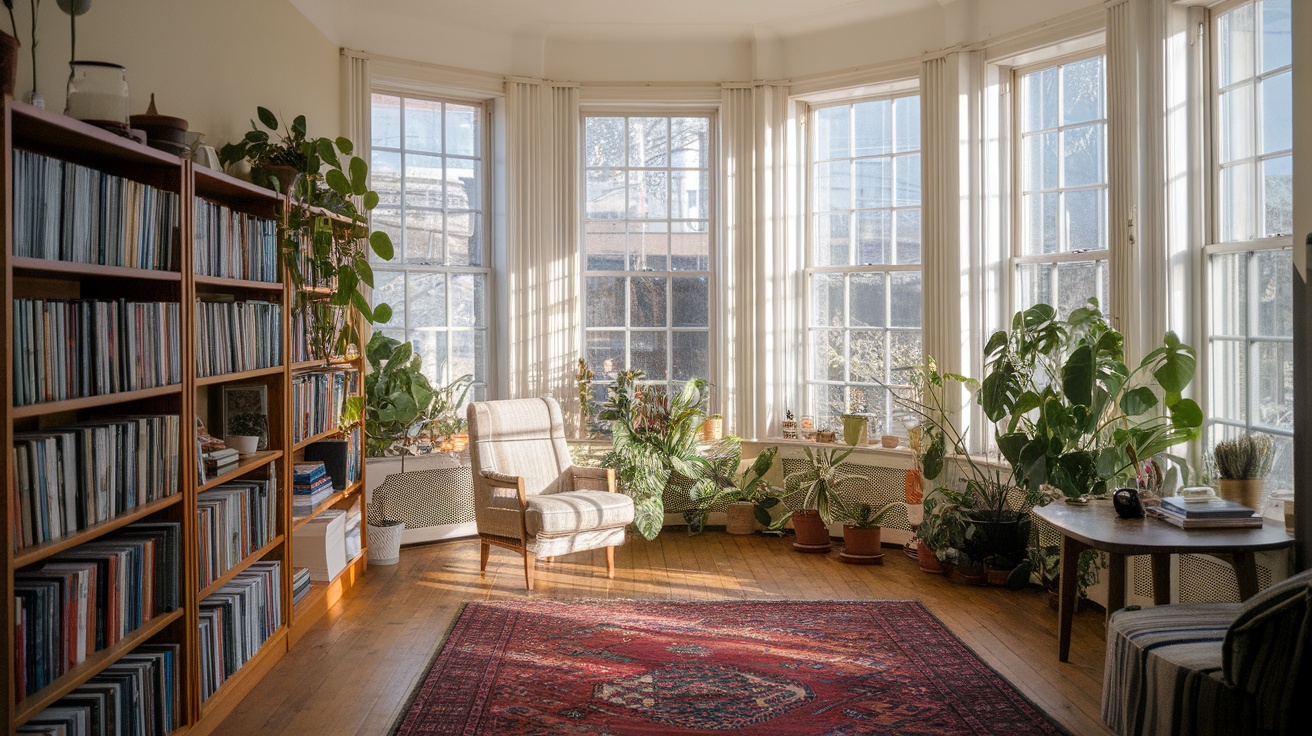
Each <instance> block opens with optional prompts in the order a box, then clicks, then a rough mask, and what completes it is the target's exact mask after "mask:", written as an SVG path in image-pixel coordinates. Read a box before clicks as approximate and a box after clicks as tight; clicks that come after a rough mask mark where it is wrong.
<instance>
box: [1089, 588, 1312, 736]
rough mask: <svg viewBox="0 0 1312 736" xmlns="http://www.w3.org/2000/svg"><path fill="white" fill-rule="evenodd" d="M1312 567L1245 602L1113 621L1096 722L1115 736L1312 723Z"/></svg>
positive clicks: (1279, 729)
mask: <svg viewBox="0 0 1312 736" xmlns="http://www.w3.org/2000/svg"><path fill="white" fill-rule="evenodd" d="M1309 701H1312V570H1308V571H1305V572H1302V573H1299V574H1298V575H1295V576H1293V577H1291V578H1289V579H1287V580H1284V581H1282V582H1280V583H1277V584H1276V585H1273V586H1271V587H1270V588H1267V589H1266V590H1264V591H1262V592H1261V593H1258V594H1257V595H1255V596H1253V597H1252V598H1250V599H1249V600H1248V601H1247V602H1245V603H1242V604H1241V603H1193V604H1181V605H1173V606H1154V607H1152V608H1144V609H1139V610H1135V609H1125V610H1122V611H1118V612H1117V613H1116V614H1114V615H1113V616H1112V618H1111V622H1110V624H1109V627H1108V632H1107V667H1106V669H1105V670H1104V672H1103V687H1102V719H1103V722H1105V723H1106V724H1107V725H1108V726H1110V727H1111V729H1112V730H1113V731H1115V732H1116V733H1117V734H1118V735H1119V736H1140V735H1143V736H1147V735H1149V734H1154V735H1160V736H1193V735H1194V734H1198V735H1200V736H1212V735H1213V734H1215V736H1239V735H1241V734H1262V735H1263V736H1265V735H1266V734H1305V733H1309V731H1308V730H1307V729H1309V728H1310V727H1312V721H1309V718H1312V702H1309Z"/></svg>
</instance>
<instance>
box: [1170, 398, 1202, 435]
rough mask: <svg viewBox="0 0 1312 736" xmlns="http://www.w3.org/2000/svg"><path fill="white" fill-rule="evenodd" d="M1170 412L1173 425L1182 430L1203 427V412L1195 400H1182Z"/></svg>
mask: <svg viewBox="0 0 1312 736" xmlns="http://www.w3.org/2000/svg"><path fill="white" fill-rule="evenodd" d="M1170 411H1171V423H1172V424H1174V425H1175V426H1176V427H1178V428H1180V429H1189V428H1193V427H1201V426H1203V410H1202V409H1201V408H1200V407H1199V406H1198V403H1197V402H1196V401H1194V400H1193V399H1180V400H1179V401H1177V402H1176V403H1175V404H1174V405H1173V406H1172V407H1171V409H1170Z"/></svg>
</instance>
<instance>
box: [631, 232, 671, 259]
mask: <svg viewBox="0 0 1312 736" xmlns="http://www.w3.org/2000/svg"><path fill="white" fill-rule="evenodd" d="M669 228H670V225H669V223H667V222H630V223H629V270H631V271H666V270H669V267H670V233H669Z"/></svg>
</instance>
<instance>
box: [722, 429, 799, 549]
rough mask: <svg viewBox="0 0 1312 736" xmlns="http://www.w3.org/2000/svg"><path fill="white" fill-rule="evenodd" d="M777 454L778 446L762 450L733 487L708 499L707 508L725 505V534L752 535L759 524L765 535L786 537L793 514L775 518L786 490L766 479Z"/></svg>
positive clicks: (723, 488) (725, 487)
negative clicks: (775, 510) (787, 526)
mask: <svg viewBox="0 0 1312 736" xmlns="http://www.w3.org/2000/svg"><path fill="white" fill-rule="evenodd" d="M735 439H736V438H735ZM778 454H779V448H778V447H768V448H766V449H765V450H762V451H761V454H759V455H757V456H756V459H755V460H753V461H752V464H751V465H749V466H747V468H745V469H744V470H743V471H742V474H741V475H740V476H739V477H738V478H737V479H735V480H733V482H732V483H731V484H724V485H722V486H721V487H720V490H719V491H718V492H716V493H715V494H714V495H713V496H712V497H710V498H709V499H706V500H705V502H704V504H703V508H705V509H709V508H711V507H713V506H717V505H720V504H724V510H725V516H726V517H727V518H726V523H725V531H727V532H728V533H729V534H751V533H753V532H755V531H756V526H757V525H758V524H759V525H760V526H761V527H763V528H764V529H765V533H766V534H770V535H775V536H781V535H782V534H783V529H784V526H785V525H786V524H787V523H788V521H789V520H790V518H791V517H792V514H791V512H785V513H783V514H781V515H780V516H779V517H777V518H776V517H775V516H774V509H777V508H778V507H779V506H780V503H781V502H782V500H783V495H784V491H783V489H782V488H779V487H777V486H772V485H770V484H769V483H768V482H767V481H766V480H765V476H766V474H767V473H769V472H770V468H771V467H773V466H774V460H775V457H776V456H777V455H778Z"/></svg>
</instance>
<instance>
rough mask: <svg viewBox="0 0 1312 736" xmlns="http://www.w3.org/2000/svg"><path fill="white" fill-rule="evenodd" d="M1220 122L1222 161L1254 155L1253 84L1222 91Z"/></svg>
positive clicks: (1218, 134) (1218, 135) (1219, 135)
mask: <svg viewBox="0 0 1312 736" xmlns="http://www.w3.org/2000/svg"><path fill="white" fill-rule="evenodd" d="M1219 104H1220V107H1221V111H1220V115H1221V120H1220V124H1219V125H1218V126H1217V137H1218V139H1219V142H1220V144H1221V163H1223V164H1225V163H1230V162H1231V161H1237V160H1239V159H1241V158H1247V157H1249V156H1252V155H1253V144H1254V140H1253V139H1254V138H1255V137H1256V131H1255V130H1254V129H1253V124H1254V121H1253V107H1254V105H1255V104H1256V101H1255V100H1254V99H1253V85H1252V84H1251V83H1250V84H1243V85H1240V86H1238V87H1235V88H1233V89H1229V90H1226V91H1224V92H1222V93H1221V98H1220V103H1219Z"/></svg>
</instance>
